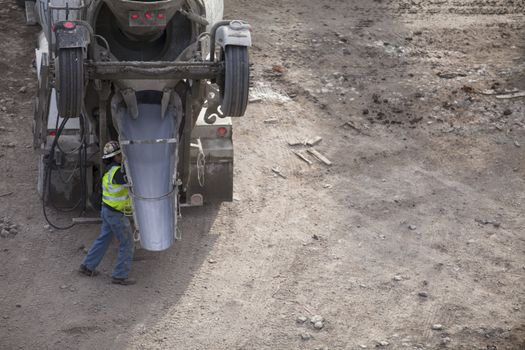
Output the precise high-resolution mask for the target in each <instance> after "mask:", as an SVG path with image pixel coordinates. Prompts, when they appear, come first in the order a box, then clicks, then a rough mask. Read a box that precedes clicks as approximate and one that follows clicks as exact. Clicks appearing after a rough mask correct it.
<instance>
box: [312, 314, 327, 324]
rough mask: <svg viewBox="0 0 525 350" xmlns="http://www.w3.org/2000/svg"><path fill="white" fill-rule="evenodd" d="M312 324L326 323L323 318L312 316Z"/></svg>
mask: <svg viewBox="0 0 525 350" xmlns="http://www.w3.org/2000/svg"><path fill="white" fill-rule="evenodd" d="M310 322H311V323H314V324H315V323H317V322H324V318H323V316H320V315H315V316H312V318H310Z"/></svg>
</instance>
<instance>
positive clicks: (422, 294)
mask: <svg viewBox="0 0 525 350" xmlns="http://www.w3.org/2000/svg"><path fill="white" fill-rule="evenodd" d="M417 295H419V296H420V297H421V298H428V293H427V292H424V291H422V292H419V293H417Z"/></svg>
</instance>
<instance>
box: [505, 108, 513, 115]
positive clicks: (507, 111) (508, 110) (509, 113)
mask: <svg viewBox="0 0 525 350" xmlns="http://www.w3.org/2000/svg"><path fill="white" fill-rule="evenodd" d="M511 114H512V111H511V110H510V109H508V108H507V109H506V110H504V111H503V115H511Z"/></svg>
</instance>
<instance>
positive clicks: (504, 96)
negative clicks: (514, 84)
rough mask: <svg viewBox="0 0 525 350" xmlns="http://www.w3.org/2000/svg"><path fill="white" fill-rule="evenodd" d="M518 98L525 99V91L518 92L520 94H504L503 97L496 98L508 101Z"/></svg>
mask: <svg viewBox="0 0 525 350" xmlns="http://www.w3.org/2000/svg"><path fill="white" fill-rule="evenodd" d="M517 97H525V91H518V92H513V93H511V94H503V95H497V96H496V98H499V99H508V98H517Z"/></svg>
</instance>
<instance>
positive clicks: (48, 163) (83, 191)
mask: <svg viewBox="0 0 525 350" xmlns="http://www.w3.org/2000/svg"><path fill="white" fill-rule="evenodd" d="M80 118H81V123H80V133H81V144H80V146H79V147H77V150H78V153H79V158H78V163H79V164H80V165H79V170H80V199H79V201H78V202H77V203H76V204H75V205H74V206H73V207H72V208H67V209H63V208H57V207H56V206H55V205H54V204H53V202H52V201H48V203H49V204H51V206H52V207H53V208H54V209H55V210H58V211H61V212H71V211H74V210H75V209H77V208H78V207H79V206H80V205H82V207H81V212H80V215H82V214H83V213H84V212H85V210H86V197H87V188H86V186H87V176H86V170H87V167H86V164H87V147H86V142H85V141H86V139H85V132H86V130H85V125H84V118H85V117H84V116H83V115H81V116H80ZM68 120H69V117H66V118H64V119H63V120H62V123H61V124H60V127H58V129H57V133H56V135H55V138H54V140H53V143H52V145H51V149H50V153H49V156H48V158H47V159H46V160H45V167H46V168H45V169H44V183H43V191H42V211H43V214H44V218H45V220H46V222H47V223H48V224H49V225H50V226H51V227H53V228H55V229H57V230H67V229H70V228H72V227H73V226H75V225H76V223H73V224H71V225H68V226H58V225H56V224H54V223H52V222H51V221H50V220H49V217H48V216H47V211H46V195H47V192H48V189H49V186H50V184H51V174H52V171H53V161H54V157H55V148H56V147H57V145H58V140H59V138H60V135H62V132H63V130H64V127H65V125H66V123H67V121H68ZM57 124H58V123H57ZM75 168H76V166H75ZM73 171H76V169H74V170H73Z"/></svg>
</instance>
